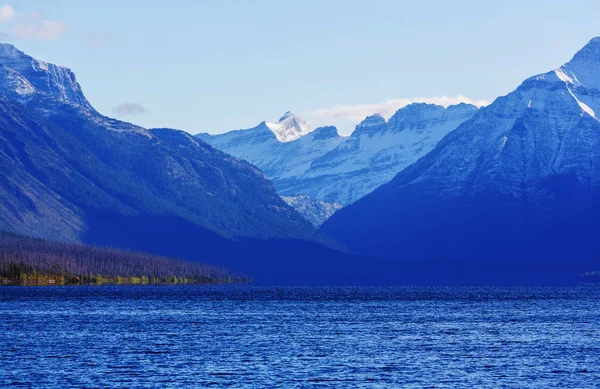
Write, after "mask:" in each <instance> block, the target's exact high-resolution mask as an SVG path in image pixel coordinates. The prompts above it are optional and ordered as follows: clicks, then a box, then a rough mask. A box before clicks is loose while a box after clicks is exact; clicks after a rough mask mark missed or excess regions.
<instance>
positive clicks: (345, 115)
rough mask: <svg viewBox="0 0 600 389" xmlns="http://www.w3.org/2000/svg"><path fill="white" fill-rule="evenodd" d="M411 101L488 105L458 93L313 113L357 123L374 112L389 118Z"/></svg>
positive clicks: (334, 108)
mask: <svg viewBox="0 0 600 389" xmlns="http://www.w3.org/2000/svg"><path fill="white" fill-rule="evenodd" d="M412 103H428V104H437V105H441V106H444V107H448V106H449V105H455V104H460V103H467V104H473V105H475V106H477V107H482V106H486V105H489V104H490V102H489V101H487V100H474V99H470V98H468V97H465V96H462V95H458V96H454V97H448V96H439V97H413V98H400V99H387V100H385V101H384V102H381V103H377V104H356V105H343V106H337V107H333V108H323V109H317V110H316V111H315V112H314V115H315V116H317V117H321V118H330V119H336V120H348V121H352V122H355V123H356V124H358V123H359V122H360V121H362V120H363V119H365V118H366V117H367V116H371V115H374V114H376V113H378V114H380V115H381V116H383V117H384V118H385V119H389V118H390V117H391V116H392V115H393V114H394V113H396V111H397V110H399V109H400V108H403V107H406V106H407V105H409V104H412Z"/></svg>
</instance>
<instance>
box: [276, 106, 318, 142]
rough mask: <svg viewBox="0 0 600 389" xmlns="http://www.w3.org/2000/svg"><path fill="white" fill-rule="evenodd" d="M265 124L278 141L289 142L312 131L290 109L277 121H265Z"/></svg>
mask: <svg viewBox="0 0 600 389" xmlns="http://www.w3.org/2000/svg"><path fill="white" fill-rule="evenodd" d="M265 124H266V125H267V127H268V128H269V129H270V130H271V131H272V132H273V134H275V137H276V138H277V140H278V141H280V142H291V141H293V140H296V139H298V138H300V137H302V136H304V135H306V134H308V133H309V132H311V131H312V128H311V126H310V125H308V123H306V121H304V119H302V118H300V117H298V116H296V115H294V114H293V113H292V112H290V111H287V112H286V113H285V114H284V115H283V116H282V117H281V118H280V119H279V121H278V122H277V123H270V122H266V123H265Z"/></svg>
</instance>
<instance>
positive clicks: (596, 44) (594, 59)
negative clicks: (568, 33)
mask: <svg viewBox="0 0 600 389" xmlns="http://www.w3.org/2000/svg"><path fill="white" fill-rule="evenodd" d="M559 70H560V71H561V72H562V73H563V74H564V75H566V76H568V79H569V80H570V81H571V83H572V84H573V85H574V86H581V85H583V86H585V87H586V88H587V89H600V37H596V38H593V39H592V40H591V41H590V42H589V43H588V44H587V45H585V46H584V47H583V48H582V49H581V50H579V51H578V52H577V54H575V56H574V57H573V59H572V60H571V61H569V62H567V63H566V64H565V65H564V66H562V67H561V68H560V69H559ZM557 75H558V76H559V77H560V75H559V74H558V73H557ZM563 81H565V80H563Z"/></svg>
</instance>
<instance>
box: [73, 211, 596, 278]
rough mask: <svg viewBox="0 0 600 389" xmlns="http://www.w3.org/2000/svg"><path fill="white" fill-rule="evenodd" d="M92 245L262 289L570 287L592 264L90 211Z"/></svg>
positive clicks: (87, 238) (86, 237)
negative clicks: (373, 249)
mask: <svg viewBox="0 0 600 389" xmlns="http://www.w3.org/2000/svg"><path fill="white" fill-rule="evenodd" d="M88 223H89V229H88V230H87V232H86V233H85V235H84V237H83V240H84V241H85V242H86V243H88V244H94V245H99V246H109V247H118V248H124V249H132V250H138V251H143V252H149V253H153V254H159V255H166V256H171V257H178V258H182V259H186V260H193V261H198V262H202V263H206V264H211V265H216V266H221V267H225V268H228V269H230V270H233V271H235V272H238V273H242V274H244V275H249V276H251V277H252V278H253V281H254V283H256V284H263V285H265V284H266V285H483V284H485V285H506V284H573V283H575V282H576V281H577V274H578V273H580V272H582V271H586V270H593V269H592V267H593V266H592V265H593V263H589V261H588V262H587V263H586V262H572V263H570V264H568V265H565V264H564V263H562V262H560V261H556V262H553V261H522V260H510V261H503V262H498V261H480V260H463V261H460V260H447V259H435V260H428V259H382V258H373V257H364V256H357V255H352V254H349V253H346V252H342V251H337V250H334V249H331V248H328V247H325V246H323V245H320V244H318V243H315V242H310V241H303V240H250V239H245V240H232V239H226V238H223V237H221V236H220V235H217V234H215V233H213V232H211V231H209V230H206V229H204V228H202V227H199V226H198V225H196V224H194V223H191V222H188V221H187V220H185V219H182V218H178V217H170V216H124V215H120V214H112V213H106V212H97V211H95V212H88Z"/></svg>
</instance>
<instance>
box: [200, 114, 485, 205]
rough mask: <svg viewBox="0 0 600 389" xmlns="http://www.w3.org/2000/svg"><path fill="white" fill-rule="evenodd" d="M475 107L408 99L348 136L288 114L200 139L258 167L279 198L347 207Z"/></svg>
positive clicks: (424, 150) (429, 146)
mask: <svg viewBox="0 0 600 389" xmlns="http://www.w3.org/2000/svg"><path fill="white" fill-rule="evenodd" d="M476 112H477V108H476V107H475V106H472V105H467V104H459V105H455V106H450V107H448V108H444V107H441V106H437V105H433V104H412V105H409V106H407V107H405V108H402V109H400V110H398V112H396V114H394V115H393V116H392V117H391V118H390V119H389V120H388V121H386V120H385V119H384V118H383V117H381V116H379V115H374V116H370V117H368V118H366V119H365V120H364V121H363V122H362V123H360V124H359V125H358V126H357V127H356V130H355V131H354V132H353V133H352V135H350V136H349V137H342V136H340V135H339V134H338V133H337V130H336V129H335V127H321V128H317V129H316V130H314V131H311V130H310V128H308V126H307V125H306V124H305V122H304V121H303V120H302V119H300V118H298V117H296V116H294V115H293V114H292V113H289V112H288V113H286V114H285V116H284V117H282V118H281V120H280V122H279V123H275V124H273V123H266V122H263V123H261V124H259V125H258V126H257V127H254V128H252V129H248V130H238V131H231V132H228V133H226V134H222V135H208V134H200V135H198V136H199V137H200V138H202V139H204V140H206V141H207V142H209V143H210V144H212V145H213V146H214V147H216V148H218V149H220V150H222V151H224V152H226V153H229V154H232V155H234V156H236V157H239V158H242V159H246V160H248V161H250V162H252V163H253V164H255V165H256V166H258V167H259V168H260V169H261V170H263V172H264V173H265V174H266V175H267V177H269V179H271V180H272V181H273V183H274V184H275V186H276V187H277V189H278V190H279V192H280V193H281V194H282V195H284V196H303V195H304V196H309V197H310V199H311V200H320V201H325V202H328V203H340V204H343V205H348V204H351V203H353V202H354V201H356V200H358V199H359V198H361V197H363V196H365V195H366V194H368V193H370V192H371V191H373V190H374V189H376V188H377V187H379V186H380V185H382V184H384V183H386V182H388V181H390V180H391V179H392V178H393V177H394V176H395V175H396V174H397V173H398V172H400V171H401V170H402V169H404V168H405V167H407V166H408V165H410V164H412V163H413V162H415V161H416V160H417V159H419V158H420V157H422V156H423V155H425V154H426V153H428V152H429V151H431V150H432V149H433V148H434V147H435V145H436V144H437V143H438V142H439V141H440V140H441V139H442V138H443V137H444V136H445V135H446V134H448V133H449V132H450V131H452V130H454V129H455V128H457V127H458V126H459V125H460V124H461V123H463V122H464V121H465V120H467V119H469V118H471V117H472V116H473V115H474V114H475V113H476Z"/></svg>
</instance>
